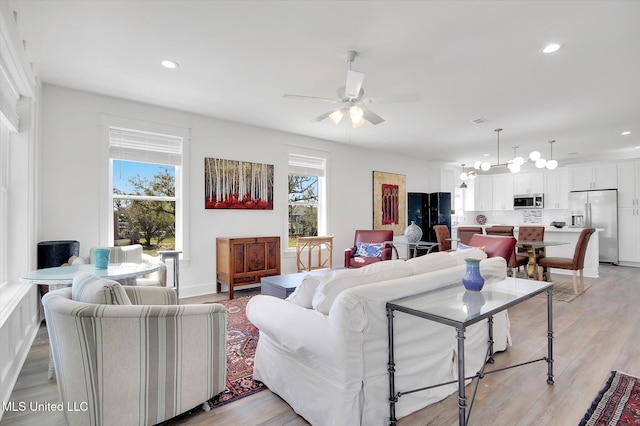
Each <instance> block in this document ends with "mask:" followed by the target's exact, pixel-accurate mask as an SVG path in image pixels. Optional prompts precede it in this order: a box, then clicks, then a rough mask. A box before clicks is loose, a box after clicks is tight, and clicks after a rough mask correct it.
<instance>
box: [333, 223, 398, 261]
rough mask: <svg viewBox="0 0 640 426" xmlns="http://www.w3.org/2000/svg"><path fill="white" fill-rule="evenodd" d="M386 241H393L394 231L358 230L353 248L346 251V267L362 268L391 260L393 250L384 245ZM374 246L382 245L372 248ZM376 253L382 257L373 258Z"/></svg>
mask: <svg viewBox="0 0 640 426" xmlns="http://www.w3.org/2000/svg"><path fill="white" fill-rule="evenodd" d="M385 241H393V231H386V230H384V231H383V230H378V231H371V230H356V234H355V238H354V240H353V247H351V248H348V249H345V250H344V267H345V268H360V267H361V266H366V265H369V264H371V263H374V262H379V261H381V260H390V259H391V253H392V248H391V246H389V245H386V244H384V243H385ZM363 244H364V246H362V245H363ZM372 244H381V246H372ZM359 249H360V250H359ZM367 249H369V250H367ZM378 249H381V250H378ZM366 252H368V253H366ZM374 252H379V253H380V256H379V257H378V256H371V255H373V254H375V253H374ZM363 254H368V255H363ZM370 256H371V257H370Z"/></svg>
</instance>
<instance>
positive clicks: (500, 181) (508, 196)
mask: <svg viewBox="0 0 640 426" xmlns="http://www.w3.org/2000/svg"><path fill="white" fill-rule="evenodd" d="M492 192H493V210H513V175H512V174H511V173H506V174H502V175H494V176H493V190H492Z"/></svg>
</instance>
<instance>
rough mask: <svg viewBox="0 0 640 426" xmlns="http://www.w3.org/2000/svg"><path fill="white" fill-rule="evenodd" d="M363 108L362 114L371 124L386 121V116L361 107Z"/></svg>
mask: <svg viewBox="0 0 640 426" xmlns="http://www.w3.org/2000/svg"><path fill="white" fill-rule="evenodd" d="M360 108H361V109H362V116H363V117H364V119H365V120H367V121H368V122H369V123H371V124H380V123H382V122H383V121H384V118H382V117H380V116H379V115H378V114H376V113H374V112H372V111H370V110H368V109H366V108H363V107H360Z"/></svg>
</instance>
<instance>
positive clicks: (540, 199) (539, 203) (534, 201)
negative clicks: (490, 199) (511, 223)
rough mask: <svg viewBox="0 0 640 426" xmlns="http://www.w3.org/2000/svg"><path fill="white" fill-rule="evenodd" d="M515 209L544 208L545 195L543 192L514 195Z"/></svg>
mask: <svg viewBox="0 0 640 426" xmlns="http://www.w3.org/2000/svg"><path fill="white" fill-rule="evenodd" d="M513 208H514V209H543V208H544V195H542V194H525V195H514V196H513Z"/></svg>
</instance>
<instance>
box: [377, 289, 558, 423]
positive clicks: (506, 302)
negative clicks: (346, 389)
mask: <svg viewBox="0 0 640 426" xmlns="http://www.w3.org/2000/svg"><path fill="white" fill-rule="evenodd" d="M552 288H553V285H552V284H551V283H547V282H541V281H533V280H523V279H519V278H506V279H504V280H502V281H499V282H495V283H491V284H485V286H484V288H483V289H482V291H469V290H465V288H464V286H463V285H462V283H459V284H453V285H449V286H446V287H442V288H439V289H435V290H431V291H427V292H424V293H419V294H416V295H413V296H408V297H404V298H402V299H397V300H393V301H390V302H387V305H386V307H387V318H388V326H389V391H390V395H389V401H390V421H391V424H392V425H395V424H396V421H397V419H396V417H395V404H396V403H398V399H399V398H400V397H402V396H403V395H406V394H409V393H414V392H418V391H423V390H427V389H432V388H435V387H438V386H444V385H447V384H450V383H455V381H454V382H447V383H439V384H435V385H432V386H427V387H423V388H419V389H411V390H404V391H401V392H396V390H395V377H394V374H395V370H396V365H395V361H394V346H393V319H394V316H395V315H398V313H401V314H408V315H413V316H417V317H420V318H424V319H426V320H430V321H435V322H438V323H441V324H445V325H449V326H452V327H454V328H455V329H456V331H457V342H458V380H457V382H458V409H459V413H458V421H459V424H460V425H466V424H467V422H468V417H467V414H466V409H467V402H466V396H465V386H464V382H465V380H468V379H472V378H474V377H475V378H477V379H478V380H479V379H481V378H482V377H483V376H485V375H487V374H490V373H494V372H498V371H503V370H506V369H509V368H514V367H519V366H522V365H526V364H531V363H534V362H538V361H546V362H547V383H548V384H553V318H552V315H553V310H552V298H551V296H552ZM545 291H546V292H547V356H546V357H542V358H539V359H536V360H532V361H528V362H525V363H521V364H515V365H511V366H508V367H504V368H500V369H496V370H492V371H484V367H483V368H482V370H481V371H479V372H478V373H476V374H474V375H473V376H470V377H466V376H465V371H464V370H465V367H464V339H465V330H466V328H467V327H469V326H470V325H472V324H475V323H477V322H479V321H482V320H485V319H486V320H488V323H489V333H488V334H489V335H488V341H489V350H488V352H487V357H486V362H488V363H493V315H495V314H497V313H498V312H501V311H503V310H505V309H508V308H510V307H512V306H515V305H517V304H519V303H521V302H523V301H525V300H528V299H530V298H532V297H534V296H536V295H538V294H540V293H543V292H545ZM485 364H486V363H485ZM398 368H403V366H398ZM474 398H475V392H474V394H473V397H472V399H471V404H473V399H474ZM469 414H470V413H469Z"/></svg>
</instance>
